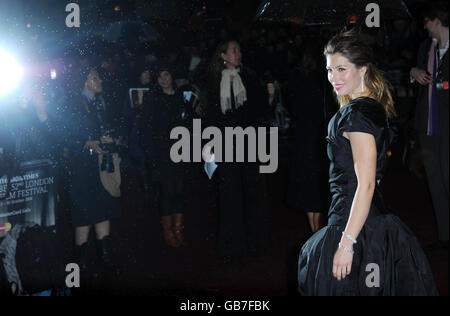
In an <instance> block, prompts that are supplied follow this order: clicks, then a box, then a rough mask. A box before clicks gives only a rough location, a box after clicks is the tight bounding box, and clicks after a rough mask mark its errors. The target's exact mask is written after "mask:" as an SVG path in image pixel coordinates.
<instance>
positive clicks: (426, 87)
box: [411, 4, 449, 247]
mask: <svg viewBox="0 0 450 316" xmlns="http://www.w3.org/2000/svg"><path fill="white" fill-rule="evenodd" d="M448 15H449V13H448V7H447V6H446V5H444V4H438V5H433V6H432V7H430V8H429V9H427V10H425V13H424V26H425V29H427V30H428V32H429V35H430V38H429V39H427V40H426V41H425V42H423V43H422V44H421V46H420V49H419V53H418V59H417V66H416V67H414V68H412V69H411V76H412V77H413V78H414V80H415V81H417V82H418V83H419V91H418V103H417V110H416V129H417V132H418V137H419V141H420V145H421V148H422V151H423V156H424V164H425V170H426V173H427V178H428V185H429V188H430V192H431V197H432V200H433V206H434V211H435V213H436V219H437V223H438V232H439V244H441V245H444V246H446V247H448V235H449V234H448V226H449V217H448V213H449V212H448V196H449V191H448V142H449V139H448V135H449V130H448V115H449V113H448V106H449V95H448V79H449V78H448V77H449V63H448V62H449V60H448V58H449V56H448V54H449V52H448V46H449V41H448V34H449V33H448Z"/></svg>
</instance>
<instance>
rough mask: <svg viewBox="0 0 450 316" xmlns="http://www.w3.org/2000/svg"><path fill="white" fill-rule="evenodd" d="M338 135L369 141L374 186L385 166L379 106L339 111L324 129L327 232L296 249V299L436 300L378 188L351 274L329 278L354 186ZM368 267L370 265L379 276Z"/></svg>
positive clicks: (384, 126) (422, 262)
mask: <svg viewBox="0 0 450 316" xmlns="http://www.w3.org/2000/svg"><path fill="white" fill-rule="evenodd" d="M344 132H362V133H368V134H371V135H373V136H374V137H375V140H376V146H377V152H378V158H377V170H376V178H377V180H381V178H382V174H383V170H384V168H385V166H386V164H387V160H388V155H387V151H388V147H389V142H390V141H389V139H390V137H389V128H388V120H387V118H386V113H385V110H384V108H383V106H382V105H381V104H380V103H378V102H376V101H375V100H373V99H370V98H366V97H364V98H358V99H355V100H353V101H351V102H350V103H348V104H347V105H345V106H344V107H342V108H341V109H340V110H339V111H338V113H337V114H336V115H335V116H334V117H333V118H332V119H331V121H330V123H329V126H328V137H327V140H328V157H329V159H330V163H331V165H330V181H329V182H330V189H331V193H332V203H331V206H330V210H329V214H328V226H326V227H324V228H323V229H321V230H319V231H318V232H317V233H316V234H314V235H313V236H312V237H311V238H310V239H309V240H308V241H307V242H306V243H305V244H304V245H303V247H302V250H301V252H300V257H299V262H298V282H299V292H300V294H301V295H305V296H306V295H320V296H344V295H345V296H347V295H348V296H357V295H362V296H394V295H400V296H406V295H408V296H409V295H418V296H427V295H438V291H437V288H436V285H435V282H434V279H433V276H432V273H431V269H430V267H429V264H428V261H427V258H426V257H425V254H424V253H423V251H422V249H421V247H420V244H419V242H418V241H417V239H416V237H415V236H414V234H413V233H412V232H411V230H410V229H409V228H408V227H406V225H405V224H404V223H403V222H402V221H401V220H400V219H399V218H398V217H396V216H394V215H392V214H389V212H388V211H387V209H386V208H385V206H384V203H383V198H382V196H381V193H380V190H379V187H378V185H377V187H376V188H375V192H374V197H373V199H372V204H371V207H370V212H369V216H368V218H367V220H366V222H365V224H364V226H363V228H362V230H361V232H360V234H359V236H358V238H357V244H355V245H354V251H355V253H354V255H353V262H352V270H351V273H350V275H348V276H347V277H346V278H345V279H343V280H341V281H338V280H337V279H336V278H335V277H334V276H333V273H332V269H333V258H334V255H335V253H336V250H337V248H338V244H339V242H340V239H341V237H342V232H343V230H344V229H345V226H346V224H347V221H348V218H349V215H350V210H351V206H352V202H353V197H354V195H355V191H356V188H357V184H358V183H357V178H356V174H355V170H354V166H353V156H352V150H351V147H350V142H349V140H348V139H347V138H345V137H344V136H343V133H344ZM377 182H378V181H377ZM370 264H376V265H377V266H378V267H379V273H376V270H374V269H373V268H372V267H373V265H372V266H371V265H370ZM366 269H367V271H366ZM374 277H378V280H379V284H376V283H373V281H376V279H375V278H374ZM367 281H369V282H367Z"/></svg>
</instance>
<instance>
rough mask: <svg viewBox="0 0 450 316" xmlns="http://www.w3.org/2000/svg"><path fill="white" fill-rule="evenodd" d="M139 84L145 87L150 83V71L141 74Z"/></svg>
mask: <svg viewBox="0 0 450 316" xmlns="http://www.w3.org/2000/svg"><path fill="white" fill-rule="evenodd" d="M140 79H141V84H142V85H144V86H146V85H148V84H149V83H150V71H148V70H146V71H144V72H143V73H142V74H141V78H140Z"/></svg>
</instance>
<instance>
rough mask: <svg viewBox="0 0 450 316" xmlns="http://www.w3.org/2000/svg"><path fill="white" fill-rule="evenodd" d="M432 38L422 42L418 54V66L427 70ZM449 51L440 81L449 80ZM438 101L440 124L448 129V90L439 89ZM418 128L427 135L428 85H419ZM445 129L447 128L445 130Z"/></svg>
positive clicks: (441, 63) (416, 121)
mask: <svg viewBox="0 0 450 316" xmlns="http://www.w3.org/2000/svg"><path fill="white" fill-rule="evenodd" d="M431 43H432V40H431V38H429V39H427V40H425V41H424V42H422V44H421V45H420V48H419V52H418V55H417V65H416V67H417V68H420V69H423V70H427V68H428V53H429V51H430V47H431ZM448 59H449V51H448V50H447V52H446V53H445V55H444V57H443V58H442V60H441V62H440V64H439V68H438V72H439V73H440V75H439V76H438V77H439V78H441V79H440V81H447V82H448V80H449V60H448ZM437 103H438V115H439V126H440V127H441V126H442V127H444V126H446V128H447V131H448V115H449V113H448V107H449V95H448V90H437ZM415 125H416V130H417V132H418V133H419V135H425V134H426V133H427V126H428V85H426V86H422V85H419V87H418V93H417V108H416V120H415ZM444 131H445V130H444Z"/></svg>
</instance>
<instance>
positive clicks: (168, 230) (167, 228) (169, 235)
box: [161, 215, 180, 248]
mask: <svg viewBox="0 0 450 316" xmlns="http://www.w3.org/2000/svg"><path fill="white" fill-rule="evenodd" d="M161 224H162V226H163V233H164V239H165V241H166V243H167V245H169V246H170V247H174V248H176V247H179V246H180V244H179V242H178V240H177V238H176V237H175V234H174V230H173V222H172V216H170V215H169V216H161Z"/></svg>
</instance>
